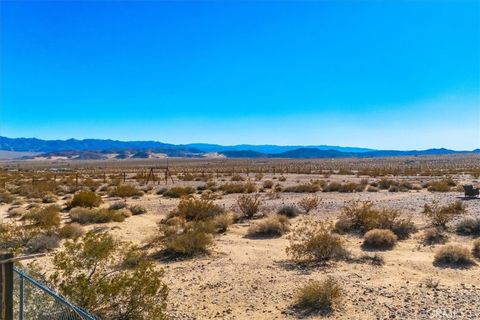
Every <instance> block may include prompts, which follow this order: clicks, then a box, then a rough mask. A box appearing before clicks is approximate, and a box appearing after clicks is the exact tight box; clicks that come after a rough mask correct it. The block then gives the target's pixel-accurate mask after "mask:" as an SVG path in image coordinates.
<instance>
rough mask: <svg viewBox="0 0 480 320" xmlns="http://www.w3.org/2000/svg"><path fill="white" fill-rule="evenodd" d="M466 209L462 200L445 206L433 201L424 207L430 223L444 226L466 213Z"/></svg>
mask: <svg viewBox="0 0 480 320" xmlns="http://www.w3.org/2000/svg"><path fill="white" fill-rule="evenodd" d="M465 211H466V210H465V205H464V204H463V203H462V202H461V201H455V202H452V203H449V204H447V205H444V206H440V205H439V204H438V203H437V202H433V203H432V204H431V205H429V204H425V206H424V207H423V214H424V215H425V216H426V217H427V218H428V219H429V221H430V223H431V224H432V225H433V226H436V227H442V228H445V227H446V226H447V223H449V222H450V221H452V220H453V219H455V218H456V217H457V216H459V215H462V214H464V213H465Z"/></svg>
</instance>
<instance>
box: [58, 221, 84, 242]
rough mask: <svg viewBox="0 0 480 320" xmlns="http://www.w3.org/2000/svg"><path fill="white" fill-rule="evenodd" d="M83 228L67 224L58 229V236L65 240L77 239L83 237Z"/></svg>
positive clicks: (75, 224)
mask: <svg viewBox="0 0 480 320" xmlns="http://www.w3.org/2000/svg"><path fill="white" fill-rule="evenodd" d="M83 234H84V232H83V228H82V226H81V225H80V224H78V223H70V224H66V225H64V226H63V227H61V228H60V229H58V235H59V237H60V238H63V239H76V238H80V237H81V236H83Z"/></svg>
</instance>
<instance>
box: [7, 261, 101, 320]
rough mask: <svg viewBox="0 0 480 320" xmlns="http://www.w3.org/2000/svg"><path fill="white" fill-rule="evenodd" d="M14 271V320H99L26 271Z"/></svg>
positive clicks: (15, 269)
mask: <svg viewBox="0 0 480 320" xmlns="http://www.w3.org/2000/svg"><path fill="white" fill-rule="evenodd" d="M13 271H14V282H13V302H14V308H13V315H14V319H19V320H30V319H35V320H37V319H38V320H47V319H48V320H98V318H96V317H94V316H92V315H90V314H89V313H88V312H86V311H85V310H83V309H82V308H80V307H78V306H76V305H74V304H72V303H71V302H69V301H68V300H67V299H65V298H64V297H62V296H61V295H59V294H58V293H56V292H55V291H53V290H52V289H50V288H48V287H46V286H45V285H43V284H42V283H40V282H38V281H37V280H35V279H33V278H32V277H30V276H29V275H28V274H26V273H25V272H24V271H22V270H20V269H17V268H14V270H13Z"/></svg>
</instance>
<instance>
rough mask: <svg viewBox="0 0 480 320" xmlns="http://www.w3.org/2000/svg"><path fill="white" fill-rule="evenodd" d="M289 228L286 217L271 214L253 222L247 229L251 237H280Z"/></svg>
mask: <svg viewBox="0 0 480 320" xmlns="http://www.w3.org/2000/svg"><path fill="white" fill-rule="evenodd" d="M289 230H290V222H289V221H288V218H287V217H285V216H282V215H272V216H269V217H266V218H264V219H262V220H259V221H257V222H255V223H253V224H252V225H251V226H250V227H249V228H248V231H247V235H248V236H249V237H252V238H257V237H280V236H282V235H283V234H284V233H286V232H288V231H289Z"/></svg>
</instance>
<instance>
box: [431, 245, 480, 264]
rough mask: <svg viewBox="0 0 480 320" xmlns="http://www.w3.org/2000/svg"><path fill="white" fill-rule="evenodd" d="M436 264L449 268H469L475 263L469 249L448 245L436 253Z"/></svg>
mask: <svg viewBox="0 0 480 320" xmlns="http://www.w3.org/2000/svg"><path fill="white" fill-rule="evenodd" d="M434 264H436V265H440V266H448V267H468V266H471V265H473V264H475V262H474V261H473V259H472V255H471V254H470V251H469V250H468V249H467V248H465V247H461V246H458V245H446V246H443V247H441V248H440V249H439V250H438V251H437V253H435V257H434Z"/></svg>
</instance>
